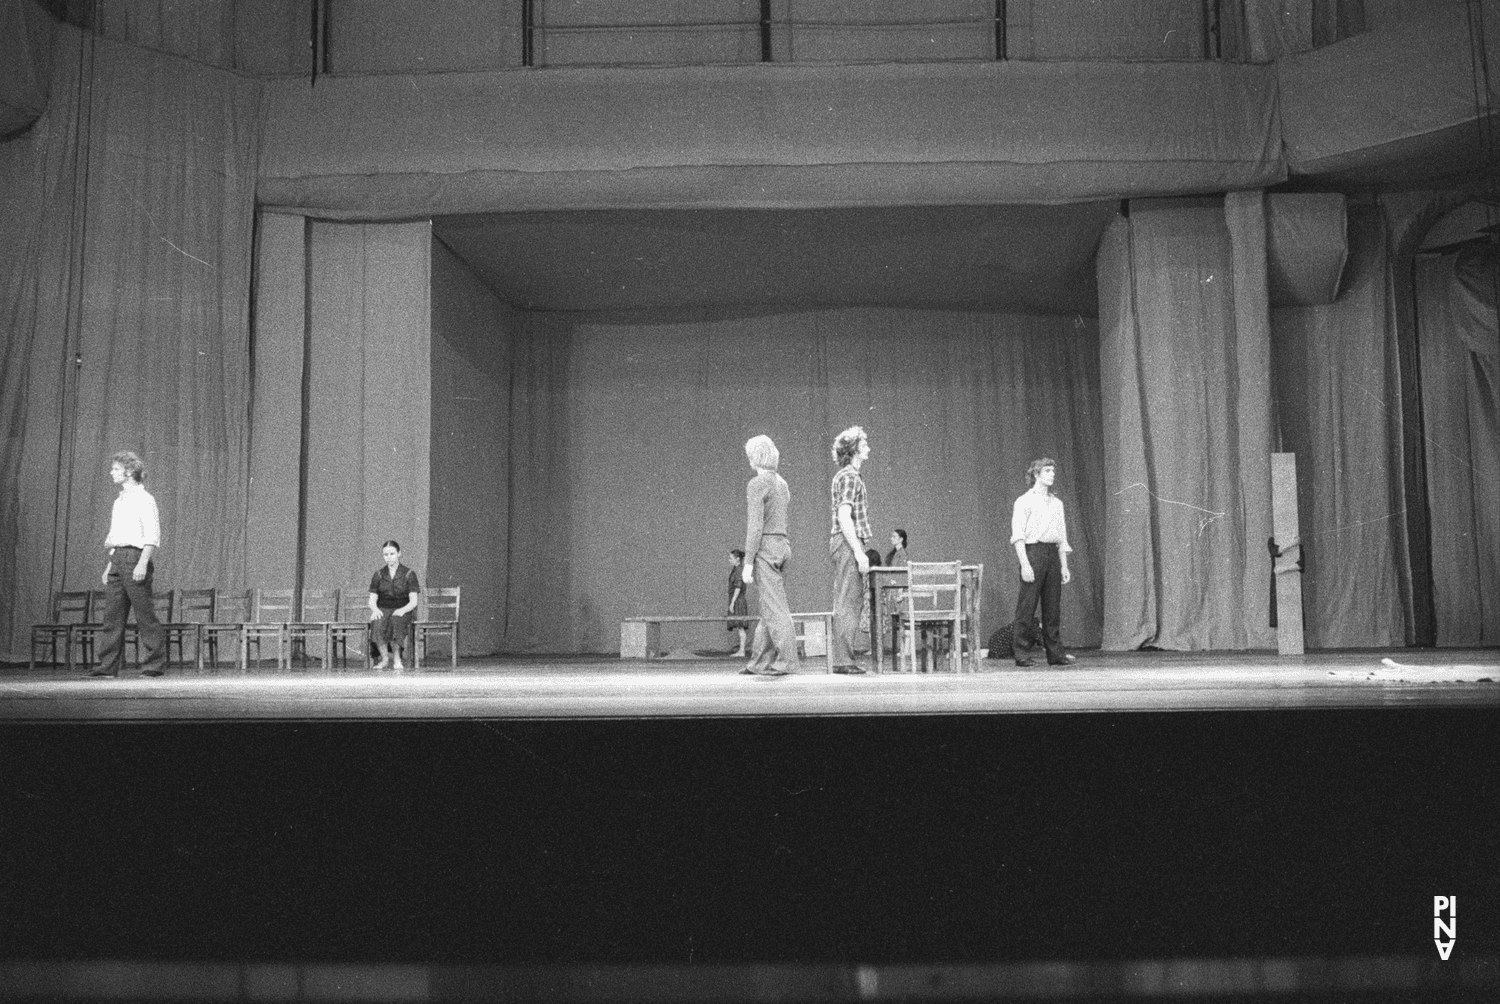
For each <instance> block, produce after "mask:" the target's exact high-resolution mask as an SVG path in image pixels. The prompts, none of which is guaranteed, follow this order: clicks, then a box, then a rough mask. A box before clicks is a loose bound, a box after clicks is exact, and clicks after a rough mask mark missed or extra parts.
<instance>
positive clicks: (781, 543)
mask: <svg viewBox="0 0 1500 1004" xmlns="http://www.w3.org/2000/svg"><path fill="white" fill-rule="evenodd" d="M791 555H792V545H791V542H790V541H788V540H787V539H786V537H784V536H782V535H780V534H765V535H764V536H762V537H761V538H760V550H759V551H757V552H755V583H756V585H757V586H759V587H760V592H759V597H760V620H759V621H758V622H756V625H755V641H754V643H753V644H752V646H751V649H750V667H751V668H752V669H765V668H766V667H768V666H770V665H772V664H773V663H778V662H779V663H780V668H781V669H785V670H786V671H787V672H796V671H797V670H798V669H799V668H800V660H799V659H798V657H797V627H796V625H794V624H793V623H792V608H791V607H790V606H789V605H788V604H787V601H786V580H785V575H786V563H787V561H788V560H789V559H790V558H791Z"/></svg>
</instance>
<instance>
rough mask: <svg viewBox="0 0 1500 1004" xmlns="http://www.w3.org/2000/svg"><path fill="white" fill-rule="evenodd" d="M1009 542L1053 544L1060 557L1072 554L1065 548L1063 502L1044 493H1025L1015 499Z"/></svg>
mask: <svg viewBox="0 0 1500 1004" xmlns="http://www.w3.org/2000/svg"><path fill="white" fill-rule="evenodd" d="M1010 542H1011V543H1012V544H1015V543H1018V542H1025V543H1027V544H1056V545H1057V549H1058V550H1059V551H1060V552H1062V553H1063V554H1067V553H1068V552H1070V551H1072V550H1073V548H1072V547H1071V546H1069V544H1068V524H1067V521H1066V520H1065V519H1064V518H1063V504H1062V499H1060V498H1058V497H1057V496H1056V495H1053V494H1052V493H1051V492H1047V491H1041V492H1039V491H1036V490H1034V489H1033V490H1032V491H1028V492H1027V493H1026V494H1024V495H1022V496H1021V497H1020V498H1018V499H1016V507H1015V509H1014V510H1013V511H1012V512H1011V517H1010Z"/></svg>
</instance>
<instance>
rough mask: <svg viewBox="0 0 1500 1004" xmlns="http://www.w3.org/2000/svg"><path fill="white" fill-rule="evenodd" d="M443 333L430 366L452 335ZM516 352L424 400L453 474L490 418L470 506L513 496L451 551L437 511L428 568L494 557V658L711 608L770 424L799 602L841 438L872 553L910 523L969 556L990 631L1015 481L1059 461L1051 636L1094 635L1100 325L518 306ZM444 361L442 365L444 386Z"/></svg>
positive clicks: (810, 574)
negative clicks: (863, 501) (458, 429)
mask: <svg viewBox="0 0 1500 1004" xmlns="http://www.w3.org/2000/svg"><path fill="white" fill-rule="evenodd" d="M448 285H449V286H452V287H456V286H458V285H461V283H458V282H453V283H449V284H448ZM443 288H444V286H443V285H438V286H436V287H435V290H434V293H435V300H434V314H435V316H439V315H441V314H443V313H444V310H445V308H444V307H443V306H442V305H441V304H440V303H439V302H438V301H437V299H436V297H437V294H438V293H439V292H440V291H441V290H442V289H443ZM435 332H437V334H435V338H434V346H435V351H438V346H439V345H440V344H442V343H443V342H444V341H445V340H446V339H444V338H443V337H441V328H440V327H437V326H435ZM509 337H510V339H511V343H512V344H511V346H510V349H509V350H508V351H482V350H476V349H475V348H474V347H473V346H472V345H471V346H470V348H469V349H468V350H465V351H466V352H467V353H468V357H469V359H470V360H471V362H472V365H473V366H474V367H477V368H479V369H480V370H482V371H483V373H484V375H482V376H479V377H471V378H466V382H465V383H463V384H462V385H455V386H461V388H462V393H455V394H448V393H441V394H440V393H436V392H435V393H434V395H433V402H434V417H433V432H434V435H433V469H434V471H439V470H454V469H455V468H456V466H457V465H455V463H454V462H453V460H452V459H451V457H452V456H453V455H455V453H457V452H461V451H463V450H469V451H470V454H465V456H467V455H471V454H472V452H473V449H472V446H469V445H466V444H464V443H463V442H462V441H461V440H459V439H456V438H455V437H452V436H448V435H442V434H441V432H442V430H443V429H445V428H451V427H453V425H454V424H455V423H456V422H457V421H459V420H460V416H462V415H464V414H467V413H473V412H480V413H482V414H483V415H484V416H486V417H484V418H483V419H482V424H483V425H484V427H485V428H489V427H491V426H493V427H494V429H495V432H496V434H497V436H498V437H499V438H498V439H497V441H495V442H492V443H489V444H487V445H486V446H485V447H484V448H483V449H482V450H480V451H478V452H479V453H480V454H481V458H482V459H484V460H488V461H492V462H491V463H477V464H473V465H470V466H469V467H468V468H467V471H466V474H467V486H468V488H469V489H470V490H471V491H472V492H473V493H474V497H476V498H484V499H494V500H496V502H497V503H498V501H499V500H500V499H504V500H505V502H504V505H503V507H502V508H500V509H499V510H498V511H496V512H495V519H494V520H493V521H491V523H490V525H491V526H492V527H493V529H494V530H495V531H496V532H495V533H494V534H493V535H491V536H489V537H484V538H481V539H480V540H479V541H477V542H476V541H473V540H470V539H467V538H464V539H462V540H460V539H456V538H457V537H458V535H460V534H462V533H464V532H473V530H472V524H473V522H474V521H473V520H472V519H471V520H469V521H468V523H467V524H465V522H464V521H463V520H462V519H457V518H454V517H449V518H443V519H440V518H439V512H438V509H437V507H436V505H435V507H434V516H433V522H432V531H431V532H432V544H431V548H432V552H433V554H434V555H438V554H440V553H444V552H450V553H451V552H452V551H453V550H454V549H455V548H457V547H460V546H463V547H468V548H470V549H471V550H473V551H476V552H478V553H483V554H488V555H490V556H491V557H492V558H493V561H492V562H486V563H485V564H487V567H488V568H489V569H490V571H489V573H488V574H489V575H491V576H492V577H493V578H494V579H495V580H496V581H495V582H494V584H493V586H492V587H491V588H492V589H493V592H494V595H495V596H496V597H497V600H498V607H497V608H496V610H497V615H498V617H497V620H496V622H495V623H494V626H493V628H492V630H493V637H494V638H495V645H496V647H498V648H502V649H504V650H507V651H564V652H566V651H590V652H607V651H612V650H614V649H616V648H617V646H618V644H619V622H620V620H621V618H623V617H628V616H631V615H634V614H709V615H719V614H720V613H721V612H722V608H723V604H724V601H725V596H724V587H725V578H726V574H727V570H728V569H727V564H726V562H727V557H726V556H727V552H728V550H729V549H730V548H731V547H735V546H738V545H740V544H742V543H743V539H744V518H745V516H744V485H745V482H746V480H748V478H749V477H750V475H751V471H750V469H749V467H748V465H747V464H746V462H745V459H744V452H743V446H744V442H745V440H747V439H749V438H750V437H751V436H752V435H755V434H757V433H762V432H764V433H766V434H768V435H770V436H771V437H772V438H773V439H774V440H775V441H776V442H777V445H778V446H779V447H780V449H781V458H782V460H781V470H782V474H783V476H784V477H785V478H786V479H787V482H788V484H789V485H790V487H791V490H792V526H791V535H792V547H793V556H792V564H791V566H790V571H789V573H788V591H789V595H790V599H791V602H792V606H793V607H794V608H795V609H799V610H826V609H828V608H829V605H830V584H831V582H830V577H829V574H828V571H827V544H828V538H829V530H830V513H829V500H828V483H829V480H830V479H831V478H832V476H833V473H834V466H833V462H832V460H831V458H830V456H829V453H828V448H829V444H830V443H831V441H832V439H833V436H834V435H835V434H836V433H837V432H838V431H839V430H840V429H842V428H844V427H846V426H848V425H851V424H855V423H859V424H862V425H864V426H865V428H866V429H867V430H868V431H869V434H870V439H871V446H872V450H873V453H872V456H871V459H870V461H869V462H868V463H867V464H866V466H865V477H866V482H867V484H868V485H869V489H870V496H871V505H870V516H871V522H872V526H873V529H874V532H875V535H876V540H877V542H878V543H879V546H881V547H882V548H883V547H884V546H885V540H886V538H887V537H888V536H889V534H890V532H891V530H892V529H893V528H895V527H902V528H904V529H906V530H907V531H908V532H909V533H910V535H911V541H912V553H913V556H914V557H917V558H925V559H932V560H952V559H962V560H964V561H968V562H983V563H984V566H985V580H984V582H985V586H984V597H983V602H984V611H985V615H984V630H985V632H986V634H987V633H988V632H989V631H992V630H993V629H994V628H995V627H998V626H999V625H1000V624H1001V623H1004V622H1007V621H1009V620H1010V618H1011V615H1012V613H1013V606H1014V603H1015V595H1016V588H1015V585H1016V578H1017V576H1016V571H1015V556H1014V552H1013V550H1012V549H1011V547H1010V544H1009V536H1010V511H1011V505H1012V503H1013V502H1014V500H1015V497H1016V496H1017V495H1019V494H1020V493H1021V492H1022V491H1024V490H1025V487H1026V486H1025V483H1024V478H1023V475H1024V472H1025V469H1026V465H1027V464H1028V463H1029V462H1030V461H1031V460H1032V459H1033V458H1034V457H1037V456H1042V455H1047V456H1051V457H1054V458H1056V459H1057V461H1058V462H1059V465H1060V476H1059V480H1058V486H1057V490H1058V494H1059V495H1060V496H1061V497H1062V498H1063V499H1064V501H1065V502H1066V503H1067V505H1068V514H1069V533H1070V536H1071V539H1072V541H1073V545H1074V547H1075V549H1076V553H1075V555H1074V561H1073V568H1074V571H1075V578H1074V581H1073V583H1072V584H1071V585H1069V586H1068V587H1067V588H1066V589H1065V591H1064V596H1065V603H1064V613H1063V617H1064V632H1065V635H1066V637H1067V640H1068V642H1069V643H1070V644H1074V645H1080V646H1092V645H1097V644H1098V643H1099V623H1100V616H1101V607H1102V592H1101V578H1100V571H1101V570H1100V561H1101V558H1102V550H1101V540H1100V530H1101V524H1102V518H1103V500H1102V497H1101V496H1102V476H1101V465H1102V456H1101V454H1100V433H1099V423H1100V418H1099V411H1098V401H1099V392H1098V385H1099V376H1098V342H1097V336H1096V332H1095V328H1094V324H1093V322H1092V321H1091V320H1088V319H1082V318H1064V317H1043V316H1031V315H1015V314H1005V315H997V314H967V313H948V312H936V311H934V312H927V311H903V310H876V309H856V310H838V311H825V312H809V313H786V314H775V315H768V316H735V317H727V316H707V315H698V316H692V317H676V318H662V317H653V318H640V317H614V318H607V317H582V318H580V317H569V316H566V315H558V314H530V315H518V316H517V323H516V328H515V331H514V333H513V334H511V335H509ZM443 351H444V352H449V351H452V350H450V349H443ZM447 365H448V364H444V366H439V365H437V364H436V363H435V365H434V373H435V379H437V374H438V373H440V372H442V371H443V369H444V368H445V366H447ZM475 397H479V398H482V400H480V401H478V402H476V401H473V400H466V399H470V398H475ZM444 416H446V417H444ZM453 483H455V484H458V483H460V481H459V479H458V478H457V477H455V478H454V481H453ZM435 494H436V490H435ZM465 525H469V526H470V527H471V529H470V530H468V531H465V530H463V529H462V528H463V527H464V526H465ZM502 530H503V533H502V532H501V531H502ZM475 563H478V562H477V559H476V562H475ZM434 574H442V573H441V571H440V570H435V572H434ZM481 574H483V573H481ZM475 616H477V617H484V616H485V613H484V612H483V611H475ZM724 638H725V635H724V632H723V631H722V629H716V630H711V631H707V632H704V631H697V632H694V631H690V630H684V631H682V632H681V633H679V634H675V635H672V636H671V637H669V638H668V639H667V643H668V645H669V646H670V647H674V648H690V647H698V646H702V645H704V644H709V643H716V644H723V643H724Z"/></svg>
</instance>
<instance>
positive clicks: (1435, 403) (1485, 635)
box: [1416, 244, 1500, 645]
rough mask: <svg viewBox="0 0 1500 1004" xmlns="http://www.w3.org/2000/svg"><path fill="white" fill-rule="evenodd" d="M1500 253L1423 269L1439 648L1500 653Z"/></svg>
mask: <svg viewBox="0 0 1500 1004" xmlns="http://www.w3.org/2000/svg"><path fill="white" fill-rule="evenodd" d="M1497 284H1500V256H1497V254H1496V251H1495V246H1494V245H1493V244H1492V245H1488V246H1481V247H1474V248H1470V249H1466V250H1464V251H1462V252H1459V253H1457V254H1449V255H1443V256H1441V257H1421V258H1418V259H1417V263H1416V295H1417V313H1418V322H1417V331H1418V338H1419V345H1420V351H1421V359H1422V422H1423V431H1424V433H1425V443H1426V455H1427V493H1428V502H1429V504H1430V505H1431V511H1432V577H1433V583H1432V585H1433V601H1434V605H1435V606H1436V608H1437V641H1438V644H1439V645H1495V644H1500V403H1497V397H1496V395H1497V393H1500V331H1497V329H1496V319H1495V291H1496V287H1497Z"/></svg>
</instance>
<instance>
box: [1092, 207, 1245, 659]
mask: <svg viewBox="0 0 1500 1004" xmlns="http://www.w3.org/2000/svg"><path fill="white" fill-rule="evenodd" d="M1130 210H1131V211H1130V216H1129V217H1124V216H1122V217H1120V218H1118V219H1117V220H1116V221H1115V223H1113V224H1111V226H1110V229H1109V230H1108V231H1107V232H1106V239H1105V241H1104V243H1103V244H1102V246H1101V249H1100V254H1099V262H1100V264H1099V287H1100V292H1099V308H1100V317H1099V330H1100V355H1101V369H1102V372H1103V387H1102V390H1103V398H1104V430H1105V442H1104V458H1105V465H1106V467H1105V486H1104V487H1105V492H1106V496H1107V498H1108V500H1109V509H1108V512H1107V516H1106V526H1107V545H1106V554H1105V562H1106V563H1105V573H1106V582H1105V605H1104V625H1103V644H1104V647H1105V648H1113V649H1134V648H1140V647H1143V646H1150V647H1156V648H1167V649H1208V648H1221V649H1244V648H1264V647H1269V646H1271V645H1272V644H1273V641H1272V638H1271V634H1270V628H1269V611H1268V605H1269V604H1268V596H1267V589H1266V588H1265V586H1264V582H1265V581H1267V580H1266V579H1265V578H1264V577H1262V575H1264V576H1269V573H1270V566H1269V562H1268V560H1267V558H1266V556H1265V543H1264V542H1265V540H1266V537H1267V535H1268V533H1269V529H1270V523H1269V519H1270V491H1269V484H1270V472H1269V463H1270V458H1269V452H1270V420H1269V394H1270V387H1269V377H1270V365H1269V335H1268V327H1267V320H1266V312H1267V309H1268V308H1267V300H1266V276H1265V264H1264V263H1265V254H1264V248H1265V223H1264V210H1263V206H1262V203H1261V201H1260V200H1259V198H1258V197H1257V198H1254V199H1250V200H1248V201H1246V200H1231V202H1230V210H1231V212H1230V213H1229V217H1228V218H1229V220H1230V223H1231V224H1232V226H1231V225H1228V224H1226V214H1225V209H1224V206H1223V205H1221V204H1220V203H1219V202H1218V201H1217V200H1159V201H1152V200H1147V201H1144V202H1132V203H1131V207H1130ZM1236 245H1239V246H1238V247H1237V246H1236ZM1252 265H1253V267H1252ZM1237 287H1239V288H1237ZM1257 570H1259V573H1258V572H1257Z"/></svg>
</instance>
